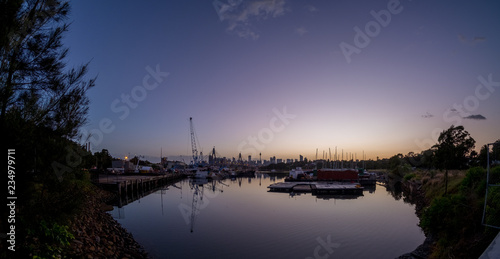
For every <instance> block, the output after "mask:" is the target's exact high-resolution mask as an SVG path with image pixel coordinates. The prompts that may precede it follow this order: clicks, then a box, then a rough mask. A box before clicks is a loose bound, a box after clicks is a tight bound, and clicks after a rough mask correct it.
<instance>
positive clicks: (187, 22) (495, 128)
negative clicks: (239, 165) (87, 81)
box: [64, 0, 500, 162]
mask: <svg viewBox="0 0 500 259" xmlns="http://www.w3.org/2000/svg"><path fill="white" fill-rule="evenodd" d="M70 4H71V6H72V11H71V13H70V15H69V19H68V20H67V22H68V23H70V24H71V25H70V29H69V31H68V32H67V34H66V37H65V39H64V43H65V45H66V46H67V47H68V48H69V49H70V52H69V55H68V67H73V66H79V65H81V64H84V63H87V62H90V65H89V72H88V78H92V77H95V76H97V81H96V86H95V87H94V88H92V89H91V90H89V92H88V96H89V98H90V102H91V103H90V112H89V121H88V123H87V125H86V126H85V127H84V128H82V130H81V133H82V137H81V138H80V139H79V140H78V141H80V143H84V142H90V143H91V150H92V152H96V151H101V150H102V149H108V150H109V152H110V153H111V155H112V156H114V157H119V158H123V157H125V156H134V155H142V156H145V158H146V159H148V160H150V161H152V162H158V161H159V157H160V155H163V156H167V157H169V158H173V157H177V158H178V156H180V155H182V156H183V157H184V158H183V159H185V161H186V162H188V161H189V156H190V155H191V140H190V120H189V118H190V117H192V118H193V120H192V122H193V125H194V129H195V132H196V136H197V143H196V144H197V149H198V151H203V153H204V154H205V155H207V154H208V153H209V152H210V151H211V150H212V148H213V147H215V149H216V150H217V152H218V154H219V155H220V156H226V157H230V158H231V157H237V156H238V154H239V153H241V154H242V156H243V157H244V158H247V157H248V155H251V156H252V158H254V159H255V158H258V157H259V154H261V155H262V159H266V160H268V159H269V157H271V156H276V158H283V159H286V158H293V159H298V158H299V155H303V156H305V157H307V158H309V159H315V158H316V150H318V158H322V157H323V153H326V154H327V158H329V156H330V155H329V154H331V157H332V158H334V157H335V155H334V154H335V149H337V154H338V156H340V153H341V152H342V151H343V152H344V158H345V157H346V155H345V153H351V154H355V156H356V158H358V159H362V158H363V154H364V156H365V157H366V158H367V159H376V158H377V157H379V158H388V157H391V156H393V155H395V154H398V153H402V154H406V153H408V152H416V153H420V152H421V151H423V150H426V149H428V148H430V146H432V145H433V144H435V143H437V137H438V136H439V133H440V132H441V131H443V130H445V129H448V128H449V127H450V126H451V125H463V126H464V127H465V129H466V130H467V131H468V132H469V133H470V134H471V136H472V137H473V138H474V139H475V140H476V148H477V149H479V147H481V146H483V145H485V144H486V143H491V142H494V141H495V140H497V139H500V112H499V111H500V49H499V47H498V46H500V31H499V30H498V28H499V26H500V16H498V10H500V3H499V2H497V1H453V2H451V1H411V0H403V1H395V0H379V1H373V0H365V1H331V0H323V1H321V0H303V1H298V0H243V1H242V0H216V1H207V0H205V1H197V0H192V1H182V0H176V1H148V2H147V3H145V2H144V1H94V0H92V1H70Z"/></svg>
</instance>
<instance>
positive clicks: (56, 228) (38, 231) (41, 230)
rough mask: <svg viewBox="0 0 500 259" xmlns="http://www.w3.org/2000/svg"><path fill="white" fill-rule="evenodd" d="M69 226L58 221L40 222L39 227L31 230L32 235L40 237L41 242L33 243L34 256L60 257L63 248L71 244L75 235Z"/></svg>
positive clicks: (38, 240)
mask: <svg viewBox="0 0 500 259" xmlns="http://www.w3.org/2000/svg"><path fill="white" fill-rule="evenodd" d="M68 228H69V227H68V226H64V225H59V224H58V223H56V222H51V223H48V222H47V221H45V220H42V221H41V222H40V225H39V226H38V228H35V229H34V230H31V231H29V232H28V233H29V234H30V235H33V236H36V237H38V239H37V240H36V242H37V243H39V244H32V246H31V249H32V250H33V251H32V253H33V258H58V257H60V254H61V252H62V251H63V249H64V248H65V247H67V246H69V245H70V241H71V240H72V239H74V238H75V237H74V236H73V234H71V232H69V230H68Z"/></svg>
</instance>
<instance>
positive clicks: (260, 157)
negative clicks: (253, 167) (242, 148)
mask: <svg viewBox="0 0 500 259" xmlns="http://www.w3.org/2000/svg"><path fill="white" fill-rule="evenodd" d="M259 164H262V153H259Z"/></svg>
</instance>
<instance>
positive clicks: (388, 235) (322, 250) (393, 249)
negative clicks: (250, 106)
mask: <svg viewBox="0 0 500 259" xmlns="http://www.w3.org/2000/svg"><path fill="white" fill-rule="evenodd" d="M282 181H283V179H279V178H277V177H270V176H269V175H266V174H262V175H260V174H257V176H256V177H255V178H237V179H226V180H222V181H213V182H208V183H205V184H203V185H198V184H193V182H192V180H190V179H186V180H183V181H181V182H178V183H177V184H175V185H174V186H168V187H165V188H163V190H158V191H156V192H154V193H152V194H150V195H148V196H145V197H142V198H141V199H139V200H136V201H135V202H133V203H130V204H128V205H126V206H124V207H122V208H117V207H115V209H114V210H113V211H112V212H111V214H112V215H113V217H115V218H116V219H117V220H118V222H119V223H120V224H122V226H123V227H125V228H126V229H128V230H129V231H130V232H131V233H132V234H133V235H134V237H135V239H136V240H137V241H138V242H139V243H141V244H142V245H143V246H144V248H145V249H146V250H147V251H148V253H149V254H150V255H151V256H152V257H153V258H395V257H397V256H399V255H401V254H404V253H407V252H410V251H412V250H413V249H415V248H416V247H417V246H418V245H420V244H421V243H422V242H423V240H424V239H425V236H424V234H423V232H422V231H421V229H420V228H419V227H418V226H417V224H418V218H417V216H416V215H415V207H414V206H413V205H410V204H407V203H405V202H404V201H403V200H402V199H399V200H396V199H395V198H394V197H393V196H392V195H391V194H390V193H389V192H388V191H387V190H386V188H385V187H383V186H376V187H372V188H369V190H366V189H365V191H364V192H363V196H358V197H356V196H355V197H352V196H345V197H338V196H337V197H317V196H313V195H312V194H310V193H308V194H301V195H290V194H288V193H275V192H268V189H267V186H269V185H270V184H272V183H275V182H282ZM193 208H194V211H195V213H191V212H192V211H193ZM193 216H194V217H193Z"/></svg>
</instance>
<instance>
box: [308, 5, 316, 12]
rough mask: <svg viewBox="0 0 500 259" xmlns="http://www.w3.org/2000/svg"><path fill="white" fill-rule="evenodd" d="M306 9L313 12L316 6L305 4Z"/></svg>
mask: <svg viewBox="0 0 500 259" xmlns="http://www.w3.org/2000/svg"><path fill="white" fill-rule="evenodd" d="M306 9H307V11H309V12H311V13H315V12H317V11H318V8H316V7H315V6H312V5H306Z"/></svg>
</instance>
